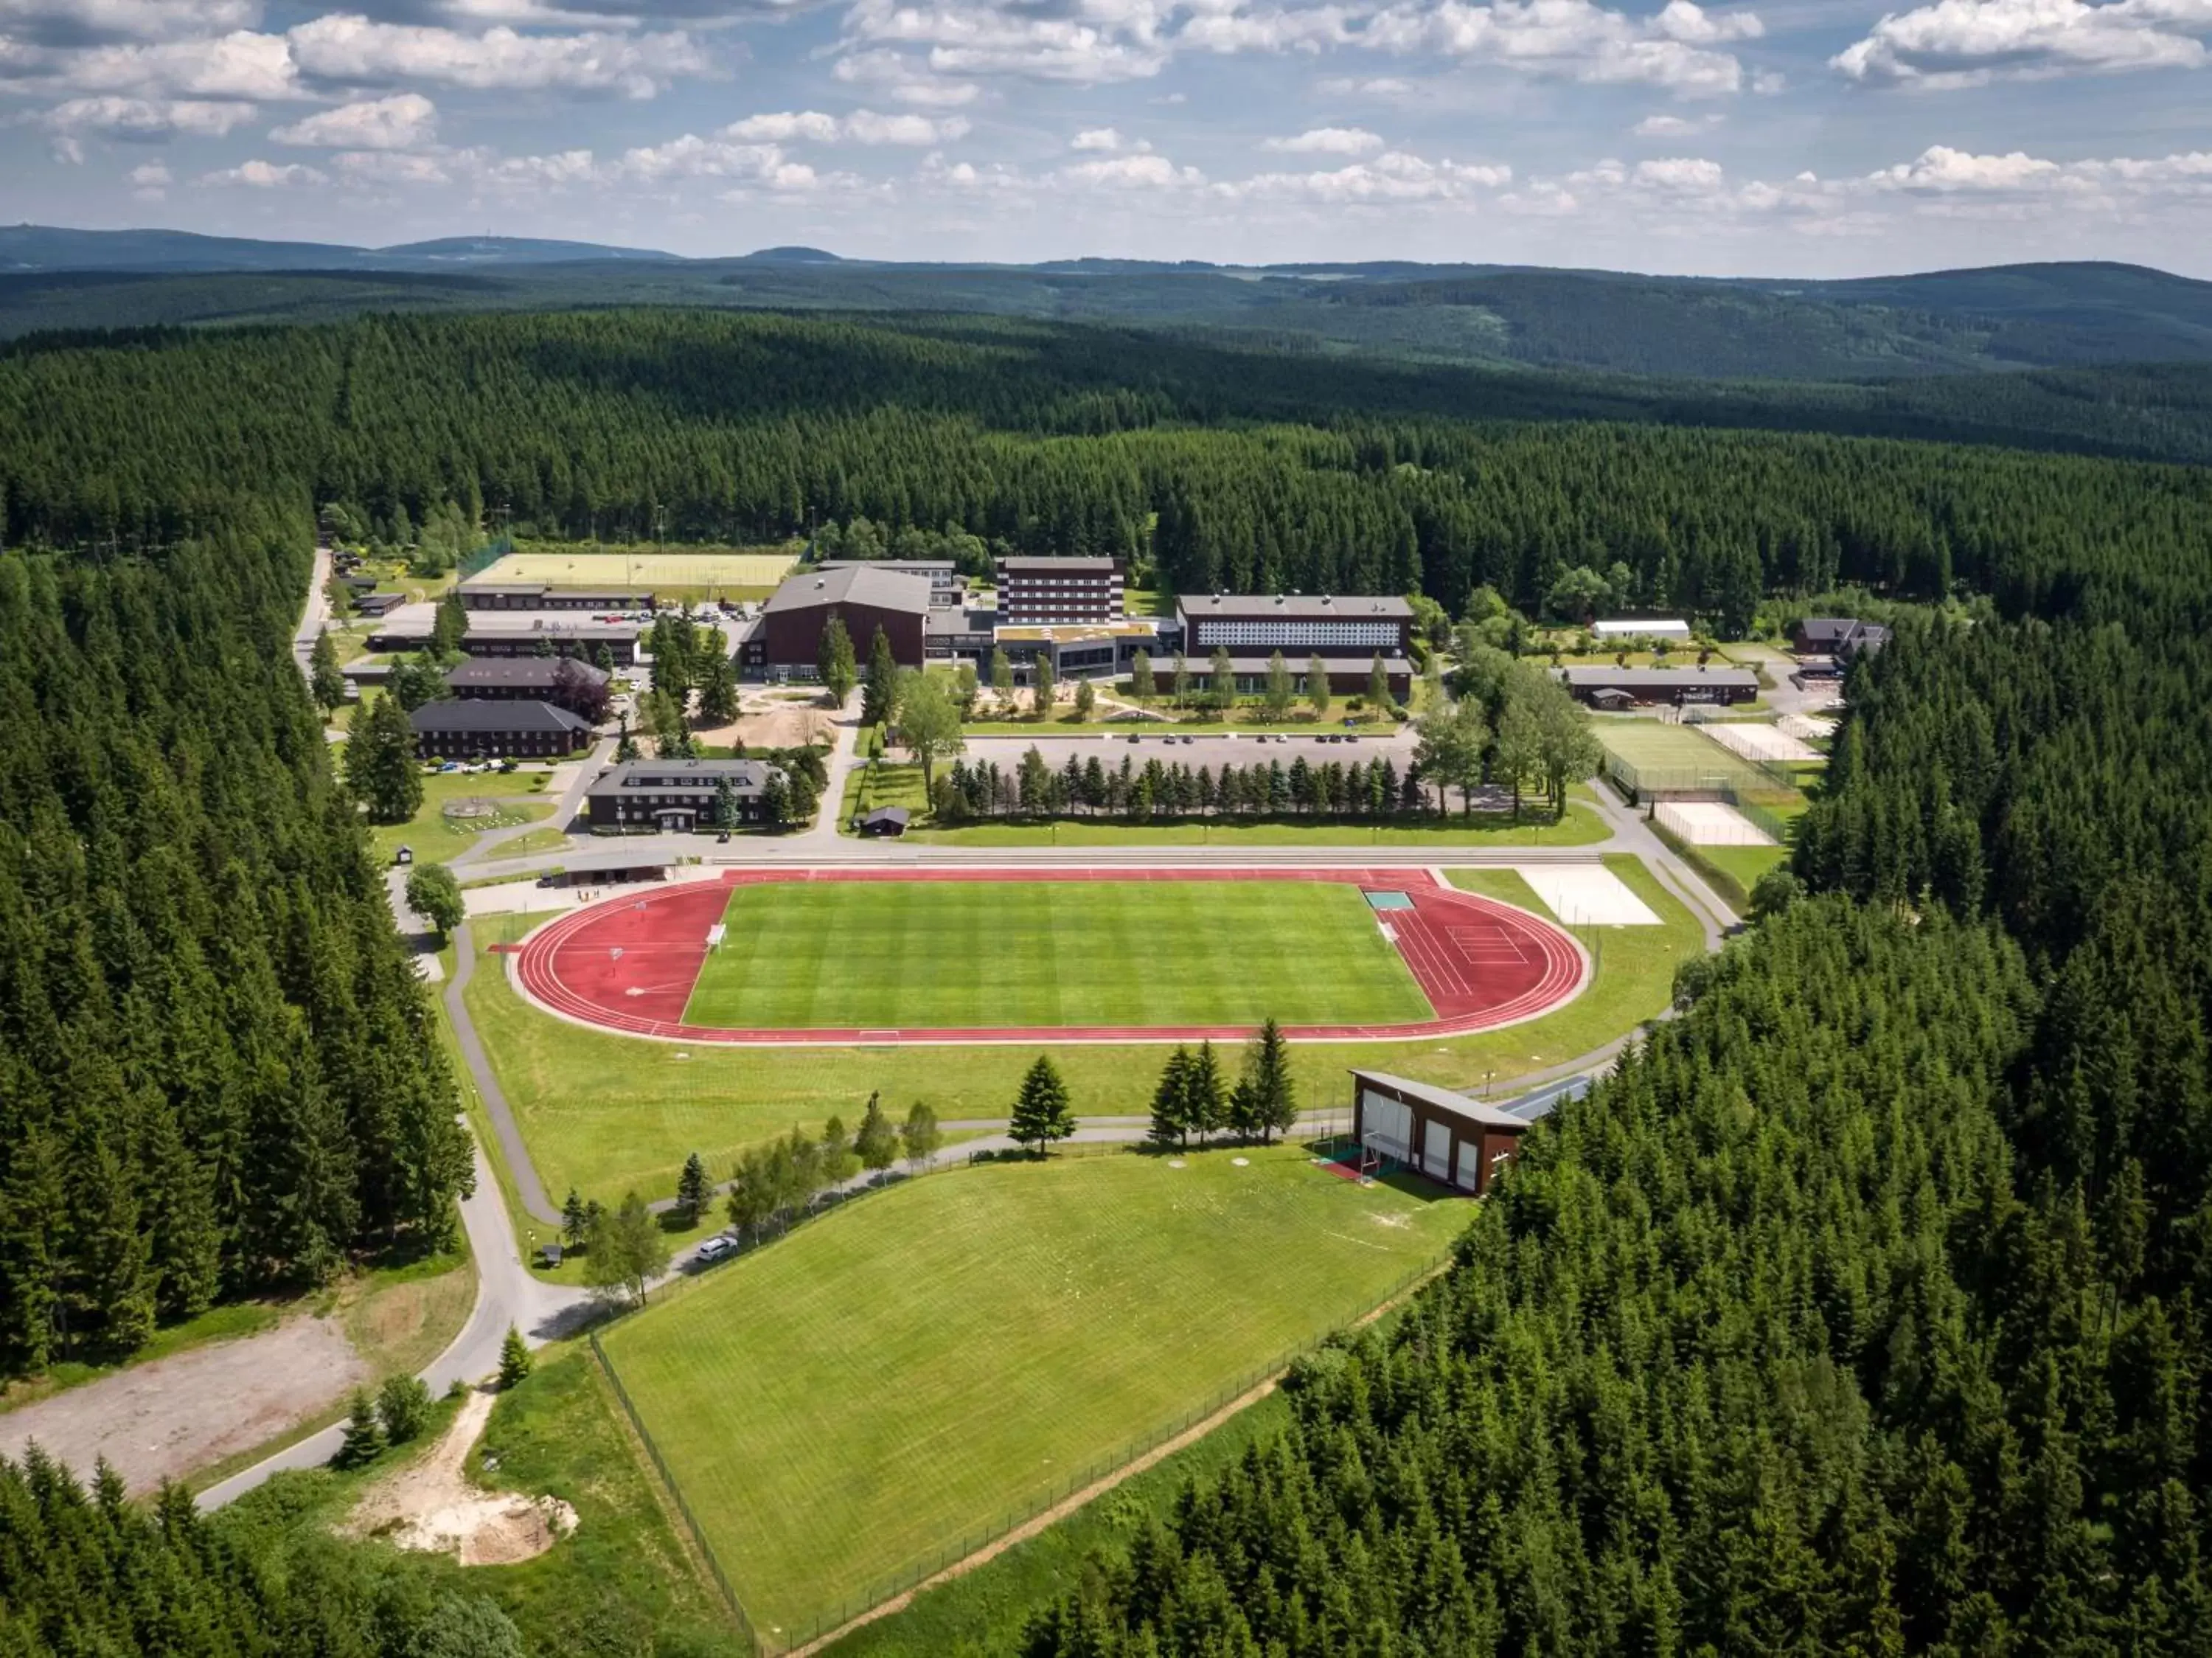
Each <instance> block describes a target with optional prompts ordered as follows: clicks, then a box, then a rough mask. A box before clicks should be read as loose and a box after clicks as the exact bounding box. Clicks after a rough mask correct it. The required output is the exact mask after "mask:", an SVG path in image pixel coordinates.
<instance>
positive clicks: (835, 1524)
mask: <svg viewBox="0 0 2212 1658" xmlns="http://www.w3.org/2000/svg"><path fill="white" fill-rule="evenodd" d="M1239 1158H1242V1159H1243V1160H1244V1163H1245V1166H1244V1167H1238V1166H1237V1161H1236V1160H1237V1159H1239ZM1182 1161H1183V1162H1184V1163H1185V1167H1182V1168H1176V1167H1170V1163H1169V1162H1168V1161H1167V1160H1165V1159H1163V1158H1154V1157H1143V1156H1134V1155H1127V1154H1121V1155H1109V1156H1093V1157H1085V1158H1070V1159H1061V1160H1054V1161H1048V1162H1042V1163H1018V1164H999V1165H986V1166H984V1167H977V1168H972V1169H962V1170H958V1171H956V1172H953V1173H942V1174H935V1175H931V1176H928V1177H927V1178H925V1179H921V1180H918V1181H915V1183H914V1184H913V1185H911V1186H904V1187H902V1188H900V1189H898V1190H896V1191H892V1192H884V1193H882V1194H880V1195H878V1196H874V1197H870V1198H864V1199H863V1200H861V1201H860V1202H859V1203H857V1204H854V1205H852V1206H851V1207H850V1208H848V1209H844V1210H838V1211H836V1212H834V1213H832V1214H829V1215H828V1216H823V1218H822V1219H821V1220H819V1221H817V1222H814V1223H812V1224H811V1225H809V1226H806V1227H804V1228H801V1229H800V1230H799V1231H798V1232H797V1233H795V1234H793V1235H792V1236H791V1237H789V1238H787V1239H784V1240H780V1241H775V1242H771V1243H770V1244H769V1245H768V1246H767V1247H765V1248H763V1249H762V1250H761V1251H759V1252H758V1253H755V1254H751V1255H748V1256H746V1257H744V1258H743V1259H739V1260H737V1261H735V1262H733V1263H732V1264H731V1265H727V1266H723V1267H718V1268H716V1269H714V1271H711V1272H709V1273H708V1275H707V1276H706V1277H705V1278H703V1279H702V1281H700V1283H698V1284H697V1286H696V1288H693V1289H689V1290H686V1291H684V1292H681V1293H679V1294H678V1295H674V1296H672V1297H671V1298H670V1299H668V1300H667V1301H664V1302H663V1303H661V1304H660V1305H659V1306H655V1307H649V1308H647V1309H646V1310H645V1311H644V1312H643V1313H641V1314H638V1315H637V1316H635V1317H634V1318H629V1319H624V1320H621V1321H620V1322H619V1323H617V1324H616V1325H614V1326H612V1327H611V1328H610V1329H609V1330H608V1331H607V1332H606V1335H605V1338H604V1339H605V1350H606V1354H607V1357H608V1359H609V1361H610V1362H611V1364H612V1365H613V1367H614V1368H615V1370H616V1372H617V1374H618V1375H620V1376H621V1378H622V1381H623V1387H625V1388H626V1389H627V1391H628V1392H629V1396H630V1399H631V1400H632V1402H633V1403H634V1405H635V1407H636V1409H637V1411H638V1413H639V1415H640V1417H641V1418H642V1420H643V1421H644V1423H645V1425H646V1428H647V1431H648V1432H649V1433H651V1435H652V1436H653V1440H654V1442H655V1443H656V1444H657V1445H658V1447H659V1451H660V1454H661V1456H662V1458H663V1459H664V1460H665V1462H666V1464H667V1466H668V1468H669V1470H670V1472H671V1474H672V1475H673V1477H674V1479H675V1483H676V1484H677V1485H678V1488H679V1489H680V1490H682V1492H683V1494H684V1500H685V1502H686V1503H687V1504H688V1506H689V1507H690V1510H691V1512H692V1514H693V1515H696V1517H697V1520H698V1523H699V1525H700V1527H701V1528H702V1532H703V1533H704V1534H705V1536H706V1539H707V1541H708V1546H709V1547H710V1548H711V1549H712V1550H713V1551H714V1555H715V1557H716V1558H717V1559H718V1560H719V1561H720V1564H721V1566H722V1569H723V1570H724V1571H725V1572H726V1574H727V1576H729V1579H730V1581H731V1582H732V1585H733V1586H734V1587H735V1588H736V1590H737V1593H738V1597H739V1599H740V1600H743V1601H744V1604H745V1608H746V1611H747V1612H748V1613H749V1614H750V1617H751V1618H752V1621H753V1623H754V1624H756V1626H757V1627H758V1628H759V1629H760V1630H761V1631H762V1633H763V1635H764V1636H766V1637H768V1638H769V1642H770V1643H772V1647H773V1646H781V1645H782V1644H785V1643H792V1642H795V1641H798V1640H800V1639H804V1638H805V1637H806V1636H807V1635H808V1634H810V1633H811V1632H812V1631H813V1629H814V1627H815V1626H816V1624H817V1623H821V1624H835V1623H836V1621H837V1620H838V1619H839V1618H840V1615H841V1612H857V1611H859V1610H860V1609H861V1608H862V1607H863V1606H866V1605H868V1604H872V1603H873V1602H874V1601H875V1600H878V1599H879V1598H881V1596H882V1594H884V1593H888V1592H889V1591H890V1586H891V1583H892V1582H893V1580H895V1579H896V1578H898V1577H900V1576H902V1575H906V1574H910V1573H911V1572H913V1571H915V1570H917V1569H921V1568H927V1567H929V1566H931V1565H933V1564H936V1563H938V1562H939V1560H940V1559H941V1558H942V1557H943V1556H944V1555H945V1552H946V1551H954V1552H956V1553H957V1552H958V1551H961V1550H962V1548H963V1545H980V1544H981V1543H982V1542H984V1541H986V1540H987V1539H989V1538H991V1537H993V1536H995V1535H997V1534H998V1533H1000V1531H1003V1530H1004V1529H1005V1528H1006V1526H1007V1525H1008V1524H1010V1523H1012V1522H1015V1521H1018V1520H1019V1519H1020V1518H1022V1517H1023V1516H1024V1515H1025V1514H1026V1513H1027V1512H1028V1511H1029V1509H1030V1508H1031V1507H1032V1506H1034V1505H1036V1504H1038V1503H1049V1502H1051V1501H1053V1500H1055V1499H1057V1498H1058V1497H1059V1496H1061V1495H1062V1494H1064V1493H1065V1492H1066V1490H1067V1489H1068V1488H1069V1486H1070V1484H1072V1483H1074V1482H1078V1481H1080V1480H1081V1479H1083V1478H1084V1477H1085V1475H1087V1474H1095V1473H1097V1472H1099V1471H1100V1470H1101V1469H1102V1468H1103V1467H1105V1466H1109V1465H1110V1466H1118V1465H1119V1463H1120V1462H1121V1460H1124V1459H1125V1454H1128V1453H1131V1452H1133V1451H1137V1450H1141V1449H1142V1448H1145V1447H1146V1446H1148V1445H1149V1444H1151V1443H1152V1442H1156V1441H1157V1440H1158V1438H1159V1437H1160V1436H1163V1435H1164V1434H1167V1433H1170V1432H1172V1431H1174V1430H1175V1429H1178V1428H1179V1427H1181V1426H1182V1425H1183V1424H1184V1423H1185V1422H1186V1421H1187V1420H1188V1418H1190V1417H1192V1416H1193V1415H1194V1413H1197V1412H1201V1411H1205V1410H1206V1409H1207V1408H1208V1407H1209V1406H1211V1405H1214V1404H1215V1403H1217V1402H1218V1401H1219V1400H1220V1399H1223V1398H1224V1397H1225V1394H1226V1393H1227V1392H1228V1390H1230V1389H1232V1388H1238V1387H1245V1386H1249V1384H1250V1382H1251V1381H1253V1380H1254V1379H1255V1373H1257V1372H1258V1371H1259V1370H1260V1369H1261V1367H1265V1366H1267V1365H1269V1364H1271V1363H1272V1362H1273V1361H1275V1360H1276V1359H1278V1358H1279V1356H1282V1355H1283V1354H1284V1353H1285V1350H1288V1349H1291V1348H1293V1347H1296V1346H1299V1345H1302V1344H1305V1343H1308V1342H1310V1341H1312V1340H1315V1339H1316V1338H1319V1337H1320V1336H1322V1335H1323V1334H1325V1333H1327V1332H1328V1331H1330V1330H1332V1329H1335V1328H1340V1327H1341V1326H1343V1325H1345V1324H1346V1323H1348V1322H1349V1321H1351V1320H1352V1319H1354V1318H1356V1317H1358V1315H1359V1314H1361V1313H1363V1312H1364V1311H1365V1310H1366V1309H1367V1308H1370V1307H1372V1306H1373V1305H1374V1304H1375V1303H1376V1301H1380V1300H1382V1299H1383V1297H1384V1296H1386V1295H1389V1294H1390V1292H1391V1291H1392V1290H1393V1289H1395V1288H1397V1287H1398V1286H1399V1285H1400V1284H1401V1283H1403V1282H1404V1281H1405V1280H1406V1279H1407V1277H1409V1275H1411V1274H1413V1273H1414V1272H1415V1271H1418V1270H1419V1269H1420V1268H1421V1267H1423V1266H1424V1265H1426V1264H1428V1263H1430V1262H1431V1261H1433V1260H1435V1259H1437V1256H1438V1255H1439V1254H1440V1253H1441V1252H1443V1250H1444V1249H1445V1248H1447V1247H1449V1243H1450V1241H1451V1240H1452V1238H1453V1237H1454V1236H1455V1235H1456V1234H1458V1232H1459V1231H1460V1230H1461V1229H1462V1228H1463V1227H1464V1226H1465V1225H1466V1223H1467V1222H1468V1216H1470V1214H1471V1213H1472V1210H1470V1208H1469V1207H1468V1204H1466V1202H1465V1201H1464V1200H1462V1199H1455V1198H1442V1197H1440V1196H1436V1195H1434V1194H1435V1193H1436V1191H1437V1189H1436V1188H1434V1187H1427V1186H1421V1187H1420V1188H1419V1190H1400V1189H1396V1188H1394V1187H1393V1186H1389V1185H1377V1186H1370V1187H1362V1186H1358V1185H1357V1184H1356V1183H1354V1182H1352V1181H1348V1180H1345V1179H1340V1178H1338V1177H1337V1176H1335V1175H1333V1174H1329V1173H1324V1172H1323V1171H1322V1170H1320V1169H1318V1168H1316V1167H1314V1166H1313V1165H1312V1163H1311V1162H1310V1161H1309V1159H1308V1155H1307V1153H1306V1152H1305V1150H1304V1149H1303V1148H1300V1147H1295V1146H1290V1147H1285V1146H1278V1147H1274V1148H1273V1149H1265V1150H1262V1149H1245V1150H1239V1151H1230V1150H1217V1151H1210V1152H1203V1153H1198V1152H1194V1153H1193V1154H1191V1155H1189V1156H1188V1157H1187V1158H1185V1159H1183V1160H1182Z"/></svg>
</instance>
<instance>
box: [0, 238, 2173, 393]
mask: <svg viewBox="0 0 2212 1658" xmlns="http://www.w3.org/2000/svg"><path fill="white" fill-rule="evenodd" d="M457 277H459V278H462V279H459V280H457V279H456V278H457ZM633 305H655V306H684V307H698V308H711V309H726V308H748V309H760V308H768V309H784V310H793V311H825V310H827V311H840V312H847V313H906V314H915V313H942V312H966V313H971V314H973V313H983V314H996V315H1001V316H1015V317H1024V318H1029V319H1031V320H1040V321H1082V322H1094V323H1102V324H1108V325H1112V326H1124V327H1133V328H1144V329H1146V330H1149V331H1152V332H1164V333H1168V334H1171V335H1184V334H1195V335H1198V336H1200V337H1201V338H1206V339H1209V340H1212V341H1213V342H1215V343H1217V344H1219V343H1227V342H1231V341H1237V340H1243V341H1246V342H1249V343H1255V344H1264V345H1266V346H1267V347H1268V348H1269V349H1272V350H1299V351H1302V352H1304V353H1306V354H1309V355H1314V354H1326V355H1328V356H1332V357H1338V356H1342V355H1345V354H1346V353H1355V354H1358V355H1363V356H1369V357H1383V358H1387V359H1391V360H1395V361H1401V362H1407V363H1460V364H1487V365H1491V366H1505V365H1520V366H1522V367H1523V368H1528V369H1546V370H1567V371H1573V372H1592V371H1595V372H1606V373H1618V374H1623V375H1679V376H1685V377H1688V378H1692V379H1695V380H1703V381H1712V380H1728V379H1754V380H1782V381H1838V382H1844V383H1855V382H1866V381H1889V380H1894V379H1899V378H1904V379H1915V378H1923V377H1927V376H1930V375H1957V374H1962V373H1978V372H1988V371H1990V370H2013V369H2024V368H2078V367H2094V366H2107V367H2109V366H2113V365H2118V364H2127V363H2195V364H2199V365H2204V364H2208V363H2212V283H2204V282H2198V281H2192V280H2191V279H2189V278H2187V277H2177V276H2172V275H2170V274H2168V273H2166V272H2165V271H2153V270H2148V269H2145V268H2143V267H2142V266H2136V265H2112V264H2101V263H2094V262H2087V261H2082V262H2069V263H2054V264H2046V265H2014V266H2004V267H1997V268H1993V269H1988V270H1976V271H1929V272H1923V273H1915V274H1909V275H1902V276H1896V277H1874V278H1865V279H1862V280H1857V281H1847V282H1807V281H1784V280H1717V279H1710V278H1701V277H1652V276H1641V275H1636V274H1632V273H1627V272H1617V271H1551V270H1541V269H1534V268H1504V267H1498V266H1489V265H1416V264H1409V263H1398V262H1391V263H1374V264H1337V265H1269V266H1264V267H1229V266H1219V265H1205V264H1200V263H1195V262H1193V263H1188V264H1177V265H1164V264H1153V263H1146V262H1143V261H1134V260H1108V259H1074V260H1066V261H1059V262H1055V263H1052V264H1048V265H922V264H900V263H886V262H876V261H865V260H842V259H837V258H836V257H835V256H834V255H831V254H828V253H822V252H820V251H819V250H817V249H811V248H769V249H764V250H763V251H762V252H760V253H754V254H747V255H744V256H743V257H740V258H736V259H673V258H671V257H670V256H668V255H665V254H659V253H650V252H645V251H641V250H636V249H626V248H614V247H592V246H590V245H587V244H584V243H573V242H539V241H521V240H516V239H512V238H503V237H484V238H463V239H454V240H451V241H442V242H428V243H416V244H412V245H409V246H405V247H387V248H360V247H331V246H326V245H316V244H298V243H283V242H251V241H234V240H225V239H220V238H210V237H194V236H184V235H178V234H176V233H173V232H155V231H114V232H79V231H64V230H52V229H45V228H42V227H39V226H22V227H17V228H15V229H0V338H6V337H9V336H14V335H19V334H23V333H27V332H35V331H39V330H43V329H54V328H76V327H91V326H144V325H149V324H176V323H235V322H240V321H252V320H295V321H317V320H333V319H336V318H340V317H345V316H351V315H356V314H361V313H362V312H364V311H368V310H381V309H405V310H428V311H453V310H559V309H565V308H578V307H592V308H609V307H617V306H633Z"/></svg>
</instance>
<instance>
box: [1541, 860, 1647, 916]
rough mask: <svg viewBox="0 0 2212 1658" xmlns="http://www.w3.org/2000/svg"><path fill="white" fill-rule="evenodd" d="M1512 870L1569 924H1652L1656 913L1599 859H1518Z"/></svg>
mask: <svg viewBox="0 0 2212 1658" xmlns="http://www.w3.org/2000/svg"><path fill="white" fill-rule="evenodd" d="M1514 873H1515V874H1516V875H1519V876H1520V877H1521V879H1522V880H1523V881H1527V882H1528V889H1529V890H1530V891H1531V892H1533V893H1535V894H1536V896H1537V897H1538V898H1540V899H1543V900H1544V907H1545V908H1546V909H1547V910H1549V911H1551V912H1552V913H1553V915H1555V916H1557V917H1559V919H1560V920H1562V921H1564V922H1565V923H1567V924H1568V925H1569V926H1570V927H1656V926H1658V925H1659V924H1660V922H1659V917H1657V916H1656V915H1654V914H1653V913H1652V911H1651V906H1650V905H1648V904H1646V903H1645V902H1644V900H1643V899H1640V898H1638V897H1637V896H1636V894H1635V893H1634V892H1633V891H1632V889H1631V888H1630V887H1629V885H1628V883H1627V882H1626V881H1623V880H1622V879H1621V878H1620V876H1619V875H1615V874H1613V871H1612V870H1610V869H1607V868H1606V867H1605V866H1604V865H1603V864H1601V863H1521V864H1516V865H1515V866H1514Z"/></svg>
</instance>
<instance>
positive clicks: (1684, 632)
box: [1590, 616, 1690, 644]
mask: <svg viewBox="0 0 2212 1658" xmlns="http://www.w3.org/2000/svg"><path fill="white" fill-rule="evenodd" d="M1590 632H1591V633H1592V634H1593V635H1595V637H1598V638H1600V639H1607V640H1612V639H1668V640H1672V641H1674V643H1678V644H1686V643H1689V638H1690V625H1689V624H1688V623H1687V622H1686V621H1684V620H1682V619H1681V618H1680V617H1679V616H1608V617H1607V618H1606V619H1604V620H1603V621H1600V622H1593V623H1592V624H1591V625H1590Z"/></svg>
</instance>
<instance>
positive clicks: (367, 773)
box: [345, 695, 422, 823]
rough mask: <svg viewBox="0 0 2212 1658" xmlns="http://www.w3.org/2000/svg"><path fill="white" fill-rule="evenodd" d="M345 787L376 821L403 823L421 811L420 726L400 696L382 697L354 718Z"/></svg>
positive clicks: (348, 739) (347, 740)
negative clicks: (417, 727)
mask: <svg viewBox="0 0 2212 1658" xmlns="http://www.w3.org/2000/svg"><path fill="white" fill-rule="evenodd" d="M345 775H346V787H347V788H349V789H351V790H352V791H353V795H354V798H355V799H356V800H358V801H360V802H362V805H364V806H366V807H367V808H368V815H369V820H370V821H371V822H373V823H404V822H406V821H407V820H409V819H410V818H411V817H413V816H414V815H415V814H416V812H417V811H419V810H421V809H422V769H421V767H419V766H418V765H416V763H415V728H414V727H413V726H412V725H410V723H409V722H408V719H407V711H406V710H404V709H403V708H402V707H400V705H399V702H398V698H395V697H392V696H389V695H386V696H380V697H378V698H375V699H374V700H373V701H372V702H370V703H369V704H368V706H367V707H366V708H365V709H363V710H362V715H361V717H359V718H357V719H356V720H355V721H354V722H353V728H352V730H351V732H350V733H349V735H348V736H347V739H346V744H345Z"/></svg>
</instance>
